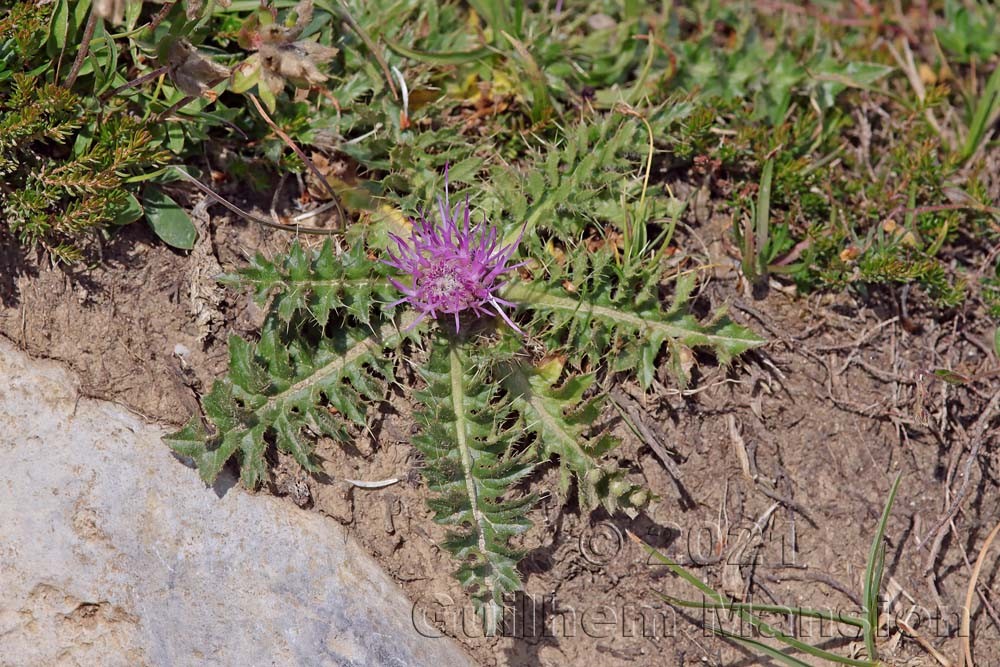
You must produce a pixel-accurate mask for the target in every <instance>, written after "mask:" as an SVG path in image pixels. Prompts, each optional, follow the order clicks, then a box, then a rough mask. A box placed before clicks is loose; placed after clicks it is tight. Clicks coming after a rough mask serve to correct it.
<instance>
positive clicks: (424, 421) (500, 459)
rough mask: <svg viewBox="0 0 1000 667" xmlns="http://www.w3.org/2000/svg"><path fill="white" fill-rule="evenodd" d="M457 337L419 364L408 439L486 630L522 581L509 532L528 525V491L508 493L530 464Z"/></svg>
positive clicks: (504, 409) (492, 389)
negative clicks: (417, 408) (417, 429)
mask: <svg viewBox="0 0 1000 667" xmlns="http://www.w3.org/2000/svg"><path fill="white" fill-rule="evenodd" d="M469 352H470V350H469V349H467V348H466V347H464V346H463V345H462V344H461V343H459V342H455V341H452V342H449V341H446V340H443V339H442V340H438V341H436V342H435V344H434V348H433V350H432V352H431V356H430V360H429V362H428V364H427V366H426V368H424V369H423V370H422V374H423V376H424V378H425V379H426V380H427V389H426V390H424V391H422V392H419V393H418V394H417V398H418V400H420V402H421V403H422V404H423V409H422V410H421V412H420V413H419V414H418V415H417V418H418V420H419V421H420V423H421V425H422V432H421V433H420V435H419V436H418V437H417V438H416V439H415V441H414V444H415V445H416V447H417V448H418V449H419V450H420V451H421V452H422V453H423V455H424V457H425V459H426V468H425V469H424V478H425V479H426V481H427V486H428V488H429V489H430V490H431V491H432V492H434V493H435V494H436V495H435V496H434V497H433V498H431V499H430V500H429V501H428V505H429V506H430V508H431V509H432V510H433V511H434V518H435V520H436V521H438V522H439V523H442V524H446V525H449V526H452V527H453V530H452V531H451V532H449V533H448V537H447V539H446V540H445V543H444V545H443V546H444V548H445V549H447V550H448V551H449V552H451V554H452V555H453V556H454V557H455V559H456V560H458V561H459V567H458V570H457V571H456V572H455V577H456V578H457V579H458V581H459V582H461V584H462V586H463V587H464V588H466V589H467V590H468V591H469V592H470V595H471V596H472V598H473V600H474V602H475V604H476V609H477V612H478V613H479V614H480V616H481V617H482V620H483V624H484V627H485V629H486V632H487V634H491V635H492V634H493V633H495V632H496V629H497V623H498V621H499V620H500V615H501V611H502V605H503V597H504V595H505V594H507V593H511V592H513V591H516V590H519V589H520V588H521V579H520V576H519V575H518V573H517V562H518V560H519V559H520V558H521V554H520V553H519V552H517V551H515V550H514V549H512V548H511V547H510V545H509V541H510V538H512V537H513V536H514V535H517V534H519V533H522V532H524V531H525V530H527V529H528V527H529V526H530V523H529V521H528V519H527V513H528V510H529V509H530V508H531V506H532V505H533V504H534V502H535V497H534V496H533V495H525V496H519V497H509V496H510V495H511V490H512V489H513V487H514V485H515V484H517V482H518V481H519V480H520V479H522V478H523V477H524V476H525V475H527V474H528V473H529V472H530V471H531V468H532V465H531V462H530V461H529V460H527V458H526V457H525V456H523V455H522V456H518V455H515V454H513V452H512V447H511V445H512V443H513V442H514V441H515V440H516V438H517V435H518V434H517V432H515V430H513V429H510V428H508V427H505V426H504V424H505V422H506V420H507V416H508V413H509V405H505V404H503V403H501V402H499V400H498V387H497V385H496V384H495V383H486V382H484V381H483V379H482V373H481V372H480V371H481V364H479V363H477V362H480V361H482V360H479V359H470V358H469Z"/></svg>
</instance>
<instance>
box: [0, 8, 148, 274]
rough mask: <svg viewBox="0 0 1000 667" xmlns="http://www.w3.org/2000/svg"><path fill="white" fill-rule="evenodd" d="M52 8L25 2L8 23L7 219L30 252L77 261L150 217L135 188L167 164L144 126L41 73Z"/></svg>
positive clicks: (3, 59)
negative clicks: (93, 242)
mask: <svg viewBox="0 0 1000 667" xmlns="http://www.w3.org/2000/svg"><path fill="white" fill-rule="evenodd" d="M45 7H46V6H45V5H39V4H36V3H19V4H16V5H14V6H13V7H12V8H11V9H10V10H9V11H8V13H7V14H6V15H4V16H2V17H0V180H2V182H3V186H2V187H0V211H2V213H3V224H4V225H6V226H7V228H8V229H9V230H10V231H11V232H12V233H13V234H14V235H15V236H16V237H17V238H18V240H19V241H20V242H21V243H23V244H25V245H27V246H34V245H40V246H41V247H43V248H44V249H45V250H47V251H48V252H50V253H51V254H52V255H53V256H54V257H56V258H57V259H60V260H63V261H74V260H78V259H80V258H81V256H82V255H81V245H82V244H84V243H85V242H86V240H87V239H88V237H90V236H92V235H93V234H94V233H95V232H103V231H106V230H108V229H109V228H110V227H111V226H113V225H119V224H125V223H128V222H132V221H133V220H135V219H137V218H138V217H139V215H141V210H139V208H138V204H137V202H136V200H135V198H134V196H133V195H132V194H131V193H130V192H129V189H128V186H127V185H126V179H128V177H129V176H132V175H134V174H136V173H141V172H143V171H145V170H148V169H152V168H154V167H155V166H157V165H158V164H160V163H162V162H163V161H165V159H166V156H165V154H164V153H163V152H162V151H161V150H160V149H159V147H158V146H157V144H156V143H155V142H154V141H153V138H152V135H151V134H150V132H149V130H148V129H147V126H146V124H145V123H143V122H142V121H140V120H138V119H136V118H134V117H133V116H131V115H129V114H128V113H127V112H126V111H125V110H123V109H116V108H107V109H103V110H102V109H100V108H99V107H98V106H97V105H96V104H93V103H92V101H91V100H87V99H84V98H82V97H81V96H80V95H78V94H77V93H75V92H72V91H70V90H68V89H67V88H65V87H63V86H60V85H57V84H56V83H54V82H53V81H52V74H51V71H50V70H49V68H48V66H47V65H46V66H42V67H35V64H34V63H33V62H32V61H31V58H32V57H33V56H35V55H36V54H37V53H38V52H39V51H40V50H41V48H42V46H43V45H44V42H45V37H46V29H47V21H48V19H49V14H48V12H49V11H50V10H49V9H46V8H45ZM29 70H34V71H32V72H30V73H25V72H27V71H29Z"/></svg>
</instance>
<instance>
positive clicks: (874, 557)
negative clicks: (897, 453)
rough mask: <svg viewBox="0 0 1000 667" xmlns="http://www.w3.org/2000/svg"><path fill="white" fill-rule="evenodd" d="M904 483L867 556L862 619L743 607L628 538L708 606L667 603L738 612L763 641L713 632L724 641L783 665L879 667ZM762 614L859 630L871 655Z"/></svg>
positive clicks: (675, 600)
mask: <svg viewBox="0 0 1000 667" xmlns="http://www.w3.org/2000/svg"><path fill="white" fill-rule="evenodd" d="M901 480H902V475H901V474H900V475H897V476H896V479H895V480H894V481H893V483H892V488H891V489H890V491H889V498H888V500H887V501H886V504H885V509H884V510H883V511H882V517H881V519H880V520H879V523H878V526H877V527H876V529H875V537H874V539H873V540H872V545H871V549H870V551H869V553H868V561H867V565H866V567H865V579H864V591H863V592H862V596H861V599H862V601H863V604H864V606H863V608H862V610H861V614H860V615H857V616H855V615H851V614H844V613H834V612H832V611H822V610H818V609H804V608H802V607H784V606H776V605H766V604H757V603H752V602H748V603H742V602H736V601H735V600H730V599H728V598H727V597H726V596H724V595H723V594H722V593H719V592H718V591H716V590H714V589H713V588H711V587H710V586H708V585H707V584H705V583H704V582H703V581H702V580H701V579H699V578H698V577H696V576H695V575H693V574H691V573H690V572H688V571H687V570H685V569H684V568H683V567H681V566H680V565H679V564H678V563H676V562H675V561H673V560H672V559H671V558H669V557H668V556H666V555H664V554H662V553H660V552H659V551H657V550H656V549H654V548H653V547H651V546H649V545H648V544H645V543H644V542H642V541H641V540H640V539H639V538H638V537H636V536H635V535H634V534H632V533H629V536H630V537H631V538H632V539H633V540H634V541H636V542H637V543H639V544H640V545H641V546H642V548H643V549H645V550H646V551H647V552H648V553H649V554H650V555H651V556H652V557H653V558H654V559H656V560H657V561H659V562H660V563H662V564H664V565H666V566H667V568H669V569H670V571H671V572H673V573H674V574H676V575H677V576H678V577H680V578H681V579H683V580H684V581H685V582H687V583H688V584H690V585H692V586H694V587H695V588H697V589H698V590H699V591H701V592H702V593H703V594H704V595H705V597H706V598H707V600H706V601H703V602H698V601H695V600H682V599H679V598H674V597H671V596H666V595H665V596H663V598H664V599H665V600H666V601H667V602H669V603H670V604H673V605H676V606H678V607H686V608H690V609H712V610H721V611H725V612H727V613H730V614H732V613H735V614H736V615H737V616H738V617H739V618H740V619H741V620H742V621H743V622H744V623H747V624H748V625H749V626H751V627H752V628H753V629H754V631H755V632H756V633H757V636H759V637H760V638H761V639H757V638H751V637H748V636H741V635H738V634H735V633H732V632H729V631H727V630H725V629H723V628H717V627H712V628H711V630H712V631H713V632H715V633H716V634H718V635H719V636H721V637H725V638H726V639H729V640H731V641H733V642H735V643H737V644H740V645H742V646H745V647H746V648H748V649H750V650H752V651H757V652H759V653H762V654H764V655H766V656H768V657H770V658H773V659H775V660H777V661H778V662H780V663H781V664H785V665H791V666H793V667H810V665H809V663H807V662H804V661H803V660H800V659H799V658H798V657H796V656H795V655H794V654H795V653H804V654H806V655H808V656H811V657H813V658H818V659H820V660H824V661H826V662H832V663H836V664H841V665H853V666H855V667H879V665H881V664H882V663H881V662H879V658H878V642H877V639H878V632H879V608H880V605H879V595H880V594H881V590H882V577H883V573H884V571H885V530H886V525H887V524H888V521H889V515H890V512H891V511H892V505H893V502H894V501H895V499H896V492H897V491H898V490H899V484H900V481H901ZM761 614H779V615H792V616H797V617H801V618H813V619H819V620H821V621H829V622H831V623H839V624H842V625H846V626H848V627H852V628H856V629H857V632H858V633H859V634H860V635H861V636H862V637H863V639H864V643H865V651H866V653H867V654H868V655H867V659H865V660H860V659H855V658H848V657H845V656H841V655H837V654H836V653H831V652H830V651H827V650H825V649H821V648H819V647H817V646H812V645H810V644H807V643H805V642H802V641H800V640H799V639H798V638H796V637H795V636H793V635H789V634H786V633H784V632H781V631H780V630H778V629H777V628H775V627H774V626H772V625H769V624H768V623H767V622H766V621H765V620H764V619H763V618H762V617H761ZM765 638H769V639H772V640H774V641H775V642H777V643H778V644H779V646H774V645H772V644H768V643H766V642H764V641H763V639H765ZM780 645H784V646H785V647H787V648H786V649H785V650H782V648H781V646H780Z"/></svg>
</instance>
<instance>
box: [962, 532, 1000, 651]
mask: <svg viewBox="0 0 1000 667" xmlns="http://www.w3.org/2000/svg"><path fill="white" fill-rule="evenodd" d="M997 534H1000V523H998V524H997V525H996V527H994V528H993V530H992V531H991V532H990V534H989V536H988V537H987V538H986V542H985V543H984V544H983V548H982V549H980V550H979V556H978V557H977V558H976V566H975V567H974V568H972V576H971V577H970V578H969V589H968V590H967V591H966V592H965V606H964V607H963V608H962V629H961V630H960V631H959V633H958V636H959V637H960V638H961V640H962V655H963V658H964V659H965V665H966V667H975V664H976V663H975V662H974V661H973V660H972V636H971V634H972V633H971V630H972V596H973V595H975V591H976V583H977V582H978V581H979V573H980V572H982V569H983V563H984V562H985V560H986V553H987V552H988V551H989V550H990V547H991V546H992V545H993V540H995V539H996V537H997Z"/></svg>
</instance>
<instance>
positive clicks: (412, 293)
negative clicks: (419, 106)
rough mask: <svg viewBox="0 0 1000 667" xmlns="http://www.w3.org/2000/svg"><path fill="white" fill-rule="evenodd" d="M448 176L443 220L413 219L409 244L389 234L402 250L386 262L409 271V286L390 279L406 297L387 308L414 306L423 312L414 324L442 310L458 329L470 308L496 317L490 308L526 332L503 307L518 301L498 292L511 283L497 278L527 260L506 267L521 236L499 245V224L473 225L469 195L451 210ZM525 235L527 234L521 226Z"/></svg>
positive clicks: (441, 208) (442, 203)
mask: <svg viewBox="0 0 1000 667" xmlns="http://www.w3.org/2000/svg"><path fill="white" fill-rule="evenodd" d="M445 179H446V180H445V198H444V200H442V199H441V198H440V197H439V198H438V202H437V203H438V212H439V214H440V217H441V220H440V221H439V222H438V223H437V224H435V223H432V222H429V221H428V220H427V218H426V217H425V216H424V215H421V216H420V221H419V222H414V223H413V231H412V233H411V234H410V240H409V242H407V241H405V240H403V239H402V238H400V237H399V236H396V235H395V234H391V235H390V236H391V238H392V240H393V241H395V243H396V245H397V246H398V248H399V251H398V253H393V252H391V251H390V252H389V259H387V260H383V261H384V262H385V263H386V264H388V265H389V266H392V267H394V268H396V269H398V270H399V271H400V272H402V273H404V274H409V276H410V284H409V285H407V284H405V283H403V282H400V281H398V280H396V279H394V278H389V282H390V283H392V284H393V286H395V287H396V289H398V290H399V291H400V292H402V293H403V294H404V295H405V296H404V297H403V298H402V299H399V300H398V301H394V302H393V303H391V304H389V306H395V305H397V304H400V303H402V302H404V301H405V302H407V303H409V304H410V305H411V306H413V308H414V309H415V310H416V311H417V312H418V314H419V315H418V317H417V320H416V321H415V322H414V323H413V325H416V324H417V323H418V322H420V321H421V320H423V319H424V318H425V317H427V316H428V315H430V316H431V317H433V318H435V319H436V318H437V317H439V316H440V315H442V314H451V315H454V317H455V330H456V331H458V329H459V321H458V314H459V313H461V312H462V311H465V310H471V311H472V312H473V313H475V314H476V315H478V316H482V315H492V314H493V312H492V311H491V310H488V309H487V307H490V308H492V309H493V311H496V313H497V314H498V315H500V317H502V318H503V320H504V322H506V323H507V324H509V325H510V326H511V328H513V329H514V331H517V332H518V333H522V332H521V330H520V329H519V328H518V327H517V325H516V324H514V322H512V321H511V319H510V317H508V316H507V314H506V313H505V312H504V311H503V308H501V306H508V307H514V306H515V304H513V303H511V302H510V301H507V300H505V299H501V298H500V297H499V296H497V292H499V291H500V290H501V289H503V288H504V286H506V285H507V281H503V282H499V283H498V282H497V281H498V279H499V278H500V276H502V275H503V274H505V273H507V272H508V271H512V270H513V269H516V268H517V267H519V266H522V265H523V264H524V262H522V263H520V264H515V265H513V266H508V265H507V262H508V261H510V257H511V255H512V254H513V253H514V250H515V249H516V248H517V245H518V243H520V242H521V237H520V236H518V237H517V240H516V241H514V242H513V243H511V244H509V245H506V246H502V247H501V245H500V242H499V240H498V239H497V228H496V227H493V226H491V225H489V224H488V223H486V221H485V220H484V221H483V224H481V225H476V226H475V227H474V228H473V227H471V225H470V216H471V211H470V209H469V200H468V198H466V200H465V204H464V206H463V205H461V204H460V205H458V206H456V207H455V209H454V210H450V209H449V203H448V186H447V171H446V172H445ZM459 219H461V220H462V224H461V225H459ZM521 234H522V235H523V234H524V230H523V229H522V230H521Z"/></svg>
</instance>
